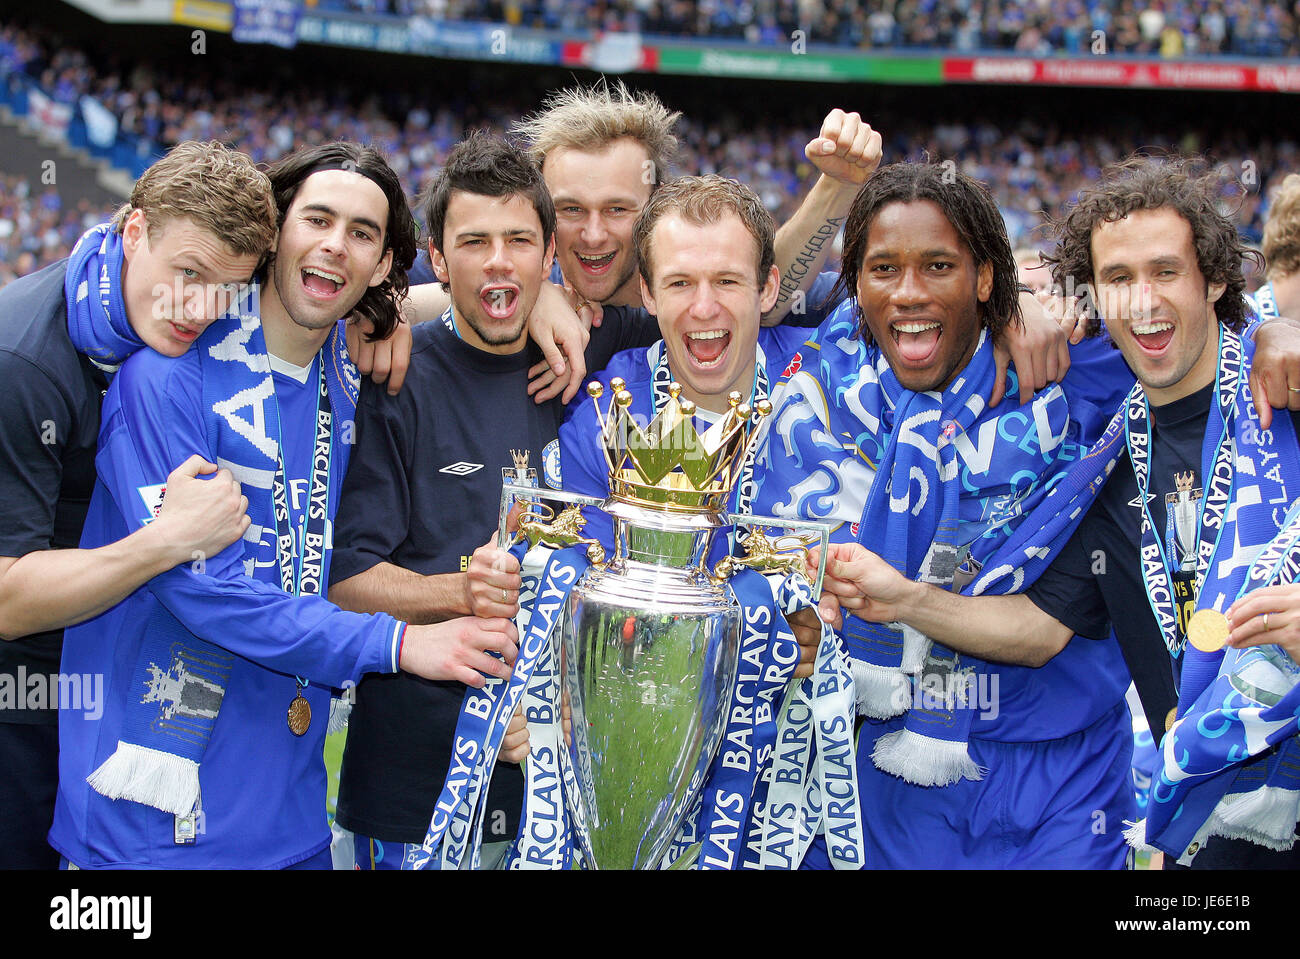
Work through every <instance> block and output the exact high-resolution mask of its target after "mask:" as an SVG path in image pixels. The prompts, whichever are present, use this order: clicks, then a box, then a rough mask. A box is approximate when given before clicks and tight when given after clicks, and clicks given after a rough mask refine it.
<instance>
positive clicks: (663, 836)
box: [558, 501, 740, 869]
mask: <svg viewBox="0 0 1300 959" xmlns="http://www.w3.org/2000/svg"><path fill="white" fill-rule="evenodd" d="M605 509H606V511H607V512H608V513H609V514H610V516H611V517H612V519H613V521H614V538H615V555H614V557H613V558H612V559H611V560H610V562H609V563H608V564H607V565H606V566H605V567H604V568H592V569H590V570H588V571H587V573H586V575H585V576H584V577H583V578H582V579H581V580H580V581H579V582H578V583H577V585H575V586H574V588H573V590H572V592H571V593H570V595H569V602H568V605H567V607H566V610H565V617H564V619H563V620H562V621H561V623H560V624H559V627H558V628H559V630H560V637H561V639H560V674H561V690H562V692H561V696H562V700H561V710H562V712H563V714H564V715H566V716H567V720H568V721H567V722H566V724H565V747H566V748H565V750H564V752H563V759H562V762H564V763H565V764H566V765H567V767H568V770H569V772H570V773H571V774H572V777H573V781H574V782H575V783H576V791H569V792H567V793H566V795H567V798H568V801H569V812H570V815H571V816H572V818H573V823H574V835H575V838H576V840H577V845H578V847H579V848H580V849H581V850H582V853H583V856H584V858H585V860H586V864H587V866H588V867H589V868H594V869H654V868H658V867H659V865H660V864H661V862H662V860H663V857H664V853H665V852H666V851H667V849H668V846H669V844H670V842H671V841H672V839H673V836H674V835H675V834H676V832H677V831H678V829H679V828H680V827H681V824H682V820H683V818H684V817H685V816H686V813H687V812H688V810H689V809H690V808H691V806H692V805H693V803H694V801H695V799H696V797H697V796H698V793H699V789H700V786H701V785H702V783H703V780H704V776H705V773H706V771H707V770H708V767H709V764H710V763H711V762H712V761H713V757H714V755H715V754H716V752H717V749H718V745H719V743H720V741H721V739H722V734H723V730H724V728H725V725H726V719H727V706H728V703H729V701H730V698H731V692H732V686H733V684H734V682H735V678H736V664H737V655H738V650H739V644H740V607H739V605H738V604H737V603H736V602H735V601H734V600H733V599H731V598H730V597H729V596H728V594H727V590H726V587H725V586H723V585H719V584H716V583H714V582H713V581H711V580H710V579H709V577H708V576H707V574H706V573H705V572H704V570H703V560H704V558H705V556H706V555H707V553H708V550H709V546H710V544H711V542H712V540H713V534H714V532H715V530H716V529H717V528H718V526H719V525H720V523H721V518H720V517H719V516H718V514H716V513H713V514H693V515H682V514H677V513H670V512H664V511H660V510H651V509H644V508H639V507H636V506H633V505H631V504H628V503H622V502H614V501H609V502H607V503H606V504H605Z"/></svg>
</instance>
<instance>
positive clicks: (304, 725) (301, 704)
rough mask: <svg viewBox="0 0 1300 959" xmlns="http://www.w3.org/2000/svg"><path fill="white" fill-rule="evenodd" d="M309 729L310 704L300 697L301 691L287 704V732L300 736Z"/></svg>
mask: <svg viewBox="0 0 1300 959" xmlns="http://www.w3.org/2000/svg"><path fill="white" fill-rule="evenodd" d="M310 727H311V703H309V702H307V700H305V699H303V697H302V689H301V688H299V690H298V695H297V696H295V697H293V702H291V703H290V704H289V732H291V733H293V734H294V735H295V736H301V735H302V734H303V733H305V732H307V730H308V729H309V728H310Z"/></svg>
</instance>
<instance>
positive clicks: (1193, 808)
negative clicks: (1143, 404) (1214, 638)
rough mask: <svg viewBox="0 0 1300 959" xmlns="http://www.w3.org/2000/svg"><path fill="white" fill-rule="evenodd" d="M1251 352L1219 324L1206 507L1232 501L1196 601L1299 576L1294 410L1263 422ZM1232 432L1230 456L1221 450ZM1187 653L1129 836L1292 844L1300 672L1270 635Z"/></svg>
mask: <svg viewBox="0 0 1300 959" xmlns="http://www.w3.org/2000/svg"><path fill="white" fill-rule="evenodd" d="M1253 355H1254V345H1253V343H1251V341H1250V340H1248V339H1243V338H1241V337H1239V336H1238V335H1237V334H1235V333H1233V332H1232V331H1231V330H1228V329H1226V328H1224V329H1222V330H1221V331H1220V343H1219V371H1218V377H1217V381H1216V387H1217V388H1216V390H1215V402H1213V403H1212V404H1211V409H1210V416H1209V418H1208V421H1207V427H1206V436H1205V449H1204V450H1203V454H1202V460H1203V461H1204V462H1203V467H1202V476H1203V477H1204V480H1203V481H1204V483H1205V486H1206V488H1207V497H1206V499H1207V502H1206V504H1204V506H1203V508H1204V509H1205V510H1206V511H1209V510H1210V509H1211V506H1212V504H1211V503H1210V502H1209V500H1210V499H1211V498H1212V497H1213V496H1214V493H1215V487H1220V488H1222V489H1224V490H1225V491H1226V496H1227V505H1226V507H1225V508H1223V509H1222V511H1221V518H1219V519H1215V520H1214V522H1213V523H1212V524H1209V529H1210V531H1211V532H1213V536H1212V537H1210V538H1208V539H1207V540H1206V544H1207V545H1208V546H1209V552H1208V555H1207V556H1206V557H1205V561H1204V562H1203V564H1199V565H1201V566H1202V568H1203V574H1202V575H1203V580H1202V583H1201V586H1200V589H1199V591H1198V593H1197V608H1198V610H1199V609H1217V610H1219V611H1220V612H1222V611H1224V610H1226V609H1227V607H1228V606H1229V605H1230V604H1231V603H1232V602H1233V600H1235V599H1236V598H1237V597H1239V596H1243V595H1245V594H1247V593H1249V592H1251V591H1252V590H1255V589H1259V588H1261V587H1264V586H1268V585H1273V584H1280V583H1294V582H1297V581H1300V580H1298V577H1300V506H1297V505H1296V502H1295V501H1296V499H1297V496H1300V444H1298V442H1297V438H1296V434H1295V430H1294V426H1293V424H1292V421H1291V418H1290V417H1289V416H1285V415H1283V416H1275V417H1274V419H1273V424H1272V427H1271V429H1269V430H1261V429H1260V428H1259V418H1258V415H1257V414H1256V412H1255V408H1254V403H1253V398H1252V395H1251V391H1250V384H1249V372H1250V363H1251V358H1252V357H1253ZM1137 389H1140V387H1138V388H1137ZM1221 411H1226V413H1227V415H1226V416H1224V415H1223V413H1222V412H1221ZM1225 420H1226V422H1225ZM1225 434H1226V435H1227V436H1228V437H1229V439H1230V456H1229V457H1228V458H1227V459H1226V461H1223V457H1222V456H1219V455H1216V453H1217V451H1218V450H1219V449H1220V448H1221V447H1222V446H1223V445H1224V444H1223V443H1222V442H1221V437H1223V436H1224V435H1225ZM1221 461H1223V462H1221ZM1202 525H1203V528H1205V526H1206V525H1207V524H1204V523H1203V524H1202ZM1183 655H1184V659H1185V662H1184V664H1183V670H1182V683H1181V687H1180V689H1179V701H1178V719H1177V721H1176V722H1175V724H1174V726H1173V728H1172V729H1170V731H1169V732H1168V733H1167V734H1166V735H1165V737H1164V741H1163V742H1162V744H1161V749H1160V756H1159V758H1158V759H1157V768H1156V770H1155V773H1154V775H1153V777H1152V780H1151V796H1150V801H1149V803H1148V806H1147V820H1146V822H1145V826H1144V828H1143V827H1142V826H1141V825H1140V826H1139V827H1138V828H1136V829H1134V830H1132V831H1131V832H1130V839H1131V840H1133V841H1135V842H1139V841H1141V840H1143V839H1145V841H1146V842H1148V843H1149V844H1151V845H1153V846H1155V847H1156V848H1158V849H1161V850H1162V851H1164V852H1168V853H1170V854H1172V855H1175V856H1185V855H1186V854H1187V853H1188V852H1189V851H1190V849H1191V848H1192V847H1193V843H1195V844H1196V847H1197V848H1199V846H1200V845H1203V844H1204V840H1205V839H1206V838H1208V837H1211V836H1215V835H1218V836H1224V837H1229V838H1246V839H1250V840H1252V841H1254V842H1257V843H1260V844H1262V845H1266V846H1270V847H1272V848H1275V849H1286V848H1290V846H1291V844H1292V842H1293V841H1294V835H1295V825H1296V820H1297V818H1298V817H1300V775H1298V773H1300V749H1297V743H1296V738H1295V735H1296V732H1297V729H1296V713H1297V710H1298V709H1300V689H1297V687H1296V683H1297V679H1298V678H1300V670H1297V667H1296V665H1295V663H1294V662H1292V661H1291V659H1290V657H1289V656H1287V654H1286V653H1285V652H1284V651H1283V650H1282V649H1280V648H1279V647H1277V646H1271V645H1270V646H1261V647H1251V648H1246V649H1229V648H1224V649H1220V650H1218V651H1215V652H1204V651H1201V650H1198V649H1196V648H1194V647H1192V646H1191V645H1190V644H1189V645H1188V646H1187V648H1186V649H1185V650H1184V654H1183Z"/></svg>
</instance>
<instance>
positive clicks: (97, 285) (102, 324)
mask: <svg viewBox="0 0 1300 959" xmlns="http://www.w3.org/2000/svg"><path fill="white" fill-rule="evenodd" d="M122 261H123V255H122V234H120V233H118V232H116V231H115V230H114V229H113V225H112V224H111V223H101V224H100V225H99V226H96V227H92V228H91V229H89V230H87V231H86V232H85V233H84V234H82V237H81V239H80V240H78V241H77V245H76V246H74V247H73V248H72V255H71V257H70V258H69V260H68V270H67V273H66V274H65V275H64V278H63V293H64V299H65V300H66V301H67V305H68V336H69V337H70V338H71V340H72V345H73V346H75V347H76V348H77V352H78V353H83V354H85V355H86V356H88V357H89V358H90V359H91V361H92V362H94V363H95V364H96V365H98V366H99V367H101V368H103V369H107V370H116V369H117V367H119V366H121V365H122V364H123V363H124V362H126V358H127V357H128V356H130V355H131V354H132V353H134V352H135V351H136V350H138V349H140V347H142V346H144V341H143V340H142V339H140V337H139V336H137V335H136V332H135V330H134V329H132V328H131V323H130V321H129V320H128V319H127V315H126V301H125V299H124V298H123V296H122Z"/></svg>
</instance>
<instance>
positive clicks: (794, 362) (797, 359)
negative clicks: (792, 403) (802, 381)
mask: <svg viewBox="0 0 1300 959" xmlns="http://www.w3.org/2000/svg"><path fill="white" fill-rule="evenodd" d="M802 366H803V353H802V352H800V353H796V354H795V355H794V356H792V357H790V363H789V365H788V366H786V368H785V371H784V372H783V373H782V374H781V377H782V379H784V378H786V377H790V376H794V375H795V374H796V373H798V372H799V369H800V368H801V367H802Z"/></svg>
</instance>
